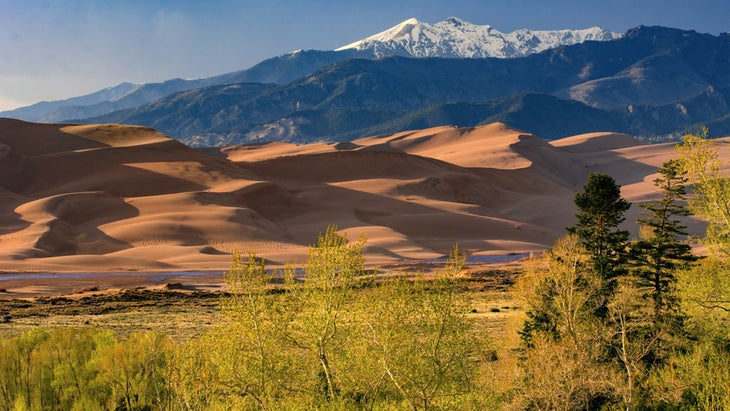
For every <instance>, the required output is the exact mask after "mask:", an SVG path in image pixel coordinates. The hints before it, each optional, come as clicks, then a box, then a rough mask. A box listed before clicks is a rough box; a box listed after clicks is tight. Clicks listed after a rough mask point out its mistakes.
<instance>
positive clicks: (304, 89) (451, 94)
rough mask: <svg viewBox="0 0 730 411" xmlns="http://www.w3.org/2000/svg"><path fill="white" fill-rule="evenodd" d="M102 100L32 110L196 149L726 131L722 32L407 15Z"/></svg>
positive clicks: (729, 94)
mask: <svg viewBox="0 0 730 411" xmlns="http://www.w3.org/2000/svg"><path fill="white" fill-rule="evenodd" d="M592 40H600V41H592ZM541 50H542V51H541ZM431 55H435V56H437V57H426V56H431ZM483 55H496V56H499V57H501V58H495V57H483V58H481V56H483ZM447 57H448V58H447ZM454 57H458V58H454ZM472 57H480V58H472ZM506 57H509V58H506ZM120 86H121V85H120ZM125 87H129V86H125ZM120 95H121V96H120ZM92 96H94V95H92ZM102 97H103V96H101V95H99V96H98V97H96V98H97V101H96V102H94V101H95V100H93V99H92V98H91V96H86V98H87V99H86V100H83V99H82V98H77V100H74V103H76V104H75V105H70V106H69V105H66V106H64V105H63V104H59V105H58V106H57V107H55V109H54V111H53V112H52V113H47V114H45V115H43V116H41V118H40V120H41V121H48V122H58V121H61V120H65V121H68V120H71V121H74V122H87V123H124V124H139V125H146V126H150V127H154V128H157V129H159V130H161V131H162V132H164V133H166V134H167V135H170V136H172V137H173V138H176V139H179V140H181V141H183V142H185V143H186V144H190V145H197V146H221V145H231V144H240V143H252V142H256V143H259V142H266V141H276V140H280V141H290V142H297V143H307V142H311V141H317V140H327V141H343V140H351V139H353V138H358V137H362V136H366V135H374V134H383V133H392V132H397V131H401V130H407V129H418V128H424V127H431V126H437V125H444V124H450V125H456V126H461V127H469V126H474V125H478V124H487V123H490V122H494V121H501V122H506V123H507V124H510V125H511V126H513V127H517V128H519V129H522V130H526V131H529V132H532V133H534V134H536V135H539V136H541V137H543V138H547V139H553V138H559V137H563V136H566V135H571V134H577V133H585V132H592V131H605V130H611V131H616V132H622V133H627V134H631V135H635V136H639V137H642V138H646V139H650V140H651V139H655V140H664V139H667V138H668V139H673V138H676V137H677V136H679V135H681V134H682V133H684V132H685V131H688V130H694V129H696V128H697V127H699V125H700V124H707V125H708V126H709V127H710V131H711V133H712V134H713V135H721V134H728V133H730V36H729V35H727V34H723V35H720V36H712V35H708V34H700V33H697V32H694V31H684V30H678V29H671V28H665V27H645V26H639V27H637V28H635V29H632V30H629V31H628V32H626V33H624V34H623V35H616V34H614V33H610V32H607V31H605V30H601V29H597V28H593V29H586V30H577V31H556V32H541V31H534V32H531V31H529V30H518V31H516V32H513V33H509V34H503V33H500V32H498V31H496V30H494V29H493V28H491V27H489V26H476V25H473V24H470V23H467V22H464V21H462V20H459V19H456V18H450V19H447V20H445V21H443V22H439V23H436V24H433V25H429V24H425V23H421V22H418V21H417V20H415V19H410V20H407V21H405V22H403V23H401V24H399V25H397V26H395V27H393V28H392V29H390V30H386V31H384V32H382V33H379V34H376V35H374V36H370V37H368V38H366V39H363V40H360V41H357V42H354V43H351V44H348V45H346V46H343V47H341V48H339V49H337V50H334V51H316V50H308V51H297V52H292V53H289V54H287V55H284V56H279V57H275V58H273V59H269V60H266V61H264V62H261V63H259V64H258V65H256V66H254V67H251V68H250V69H247V70H242V71H239V72H235V73H228V74H224V75H221V76H216V77H211V78H208V79H202V80H180V79H177V80H171V81H168V82H164V83H155V84H146V85H141V86H133V87H131V88H129V89H128V90H127V92H126V93H121V92H120V93H118V94H116V95H114V100H113V101H110V100H102V101H98V100H100V99H102ZM78 99H82V100H78ZM87 100H88V101H90V102H91V103H90V104H86V105H84V104H78V103H79V102H81V103H86V102H87ZM40 104H45V106H44V107H48V104H51V103H40ZM36 106H38V105H36ZM33 107H34V106H31V107H29V108H24V109H18V110H15V112H11V113H8V112H5V113H0V115H4V116H13V117H20V118H23V117H22V116H17V113H16V112H20V111H22V110H26V111H28V110H30V109H31V108H33ZM35 108H39V107H35ZM112 110H115V111H112ZM26 119H29V120H39V119H37V118H36V119H34V118H26Z"/></svg>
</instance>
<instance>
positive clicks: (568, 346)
mask: <svg viewBox="0 0 730 411" xmlns="http://www.w3.org/2000/svg"><path fill="white" fill-rule="evenodd" d="M602 285H603V281H602V279H601V277H600V276H599V275H598V274H596V272H595V271H594V269H593V265H592V264H591V261H590V254H589V253H588V252H587V250H586V249H585V246H584V245H583V244H582V242H581V241H580V238H579V237H578V235H576V234H569V235H567V236H565V237H563V238H560V239H558V240H557V241H556V242H555V244H554V245H553V247H551V249H550V250H548V251H547V252H545V253H544V254H543V256H541V257H539V258H537V259H536V260H533V261H532V262H531V263H530V264H529V265H528V266H527V269H526V273H525V274H524V275H523V276H522V277H521V278H520V280H519V281H518V283H517V284H516V290H517V292H518V295H519V297H520V298H521V299H522V300H523V302H524V303H525V304H527V315H528V320H527V321H526V323H525V326H524V329H523V331H522V332H521V336H522V339H523V347H522V361H521V363H520V364H521V368H522V371H523V378H522V381H521V383H520V384H519V387H518V390H517V391H518V394H517V396H516V402H517V403H518V405H519V406H520V407H524V408H527V409H588V408H591V407H595V406H597V405H598V404H600V403H601V402H602V401H604V400H602V398H605V397H607V396H608V395H609V392H610V390H611V381H612V378H611V375H612V373H613V370H612V369H611V368H610V365H609V364H608V363H607V362H605V361H603V359H602V358H601V357H602V355H603V352H604V350H605V347H604V343H605V342H604V339H605V338H604V334H605V333H604V326H603V324H602V321H599V319H598V318H597V317H596V316H595V308H596V305H595V304H596V301H597V296H598V295H600V293H601V291H602Z"/></svg>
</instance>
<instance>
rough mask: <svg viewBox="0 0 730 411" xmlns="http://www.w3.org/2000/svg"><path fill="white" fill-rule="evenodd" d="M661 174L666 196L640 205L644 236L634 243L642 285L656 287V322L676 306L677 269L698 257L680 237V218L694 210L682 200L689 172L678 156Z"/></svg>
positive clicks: (682, 230) (682, 229)
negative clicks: (673, 286)
mask: <svg viewBox="0 0 730 411" xmlns="http://www.w3.org/2000/svg"><path fill="white" fill-rule="evenodd" d="M659 174H660V177H659V178H657V179H655V180H654V185H656V186H657V187H658V188H659V189H661V190H662V197H661V198H660V199H659V200H657V201H653V202H649V203H645V204H642V205H641V206H640V207H642V208H644V210H646V211H645V213H644V215H643V216H642V218H640V219H639V220H638V223H639V225H640V226H641V227H642V228H643V230H642V235H643V237H644V238H643V239H642V240H640V241H638V242H637V243H635V244H634V245H633V247H632V256H633V257H634V259H635V261H634V264H635V265H636V266H637V269H636V270H635V274H636V275H637V277H638V278H639V279H640V282H639V285H640V286H647V287H650V288H651V290H652V291H651V297H652V299H653V301H654V322H655V324H658V323H660V322H661V321H662V319H665V320H666V319H668V317H667V315H669V314H670V313H671V312H673V311H675V309H676V297H675V296H673V295H672V294H671V286H672V284H673V283H674V282H675V281H676V278H675V276H674V272H675V270H676V269H677V268H682V267H684V266H685V265H686V264H688V263H689V262H692V261H696V260H697V257H695V256H694V254H692V248H691V247H690V246H689V244H686V243H683V242H681V241H680V239H679V236H684V235H687V232H686V231H685V229H686V226H685V225H684V224H682V222H681V221H679V220H677V219H676V217H681V216H688V215H690V214H691V213H690V211H689V210H688V209H687V208H686V207H685V206H684V205H683V204H681V201H682V200H684V197H685V194H686V191H685V188H684V185H685V183H686V182H687V178H686V177H685V174H686V173H685V172H684V170H682V166H681V163H680V162H679V161H678V160H670V161H668V162H666V163H664V165H663V166H662V168H661V169H660V170H659Z"/></svg>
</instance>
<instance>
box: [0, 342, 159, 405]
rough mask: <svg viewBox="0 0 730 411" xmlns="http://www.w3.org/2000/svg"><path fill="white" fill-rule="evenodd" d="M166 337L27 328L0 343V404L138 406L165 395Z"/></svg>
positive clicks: (148, 403)
mask: <svg viewBox="0 0 730 411" xmlns="http://www.w3.org/2000/svg"><path fill="white" fill-rule="evenodd" d="M170 348H171V347H170V345H169V340H168V339H167V338H165V337H164V336H161V335H159V334H155V333H140V334H134V335H132V336H130V337H129V338H128V339H125V340H122V341H117V340H116V338H115V337H114V336H113V335H112V334H111V333H110V332H108V331H98V330H93V329H72V328H68V329H54V330H50V331H43V330H32V331H29V332H27V333H25V334H23V335H21V336H19V337H15V338H11V339H6V340H3V341H1V342H0V409H3V410H10V409H28V410H95V409H115V408H117V409H125V410H141V409H148V408H149V407H152V406H154V407H155V408H159V407H161V406H163V404H164V403H165V402H166V401H167V400H168V392H167V389H166V388H165V387H166V386H167V381H166V369H167V367H168V364H167V358H168V355H169V353H170Z"/></svg>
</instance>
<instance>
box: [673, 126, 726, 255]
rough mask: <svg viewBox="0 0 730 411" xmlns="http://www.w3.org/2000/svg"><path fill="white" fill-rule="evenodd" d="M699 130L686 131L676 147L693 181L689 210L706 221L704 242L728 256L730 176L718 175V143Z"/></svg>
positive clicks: (719, 163)
mask: <svg viewBox="0 0 730 411" xmlns="http://www.w3.org/2000/svg"><path fill="white" fill-rule="evenodd" d="M707 133H708V132H707V128H705V127H703V128H702V132H701V133H697V134H691V133H690V134H686V135H685V136H684V139H683V141H682V144H681V145H680V146H678V150H679V153H680V162H681V164H682V167H683V168H684V170H685V171H686V172H687V175H688V177H689V182H690V183H691V184H692V195H691V196H690V197H689V206H690V210H691V211H692V212H693V213H694V214H695V215H696V216H698V217H700V218H701V219H703V220H705V221H707V234H706V238H705V241H706V242H707V243H708V244H709V245H710V246H711V248H712V249H714V250H715V251H717V252H719V253H720V254H722V255H723V256H724V257H725V258H728V257H730V177H728V176H723V175H721V174H720V170H721V168H722V166H723V161H722V160H721V159H720V155H719V150H720V142H719V141H718V140H711V139H708V138H707Z"/></svg>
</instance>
